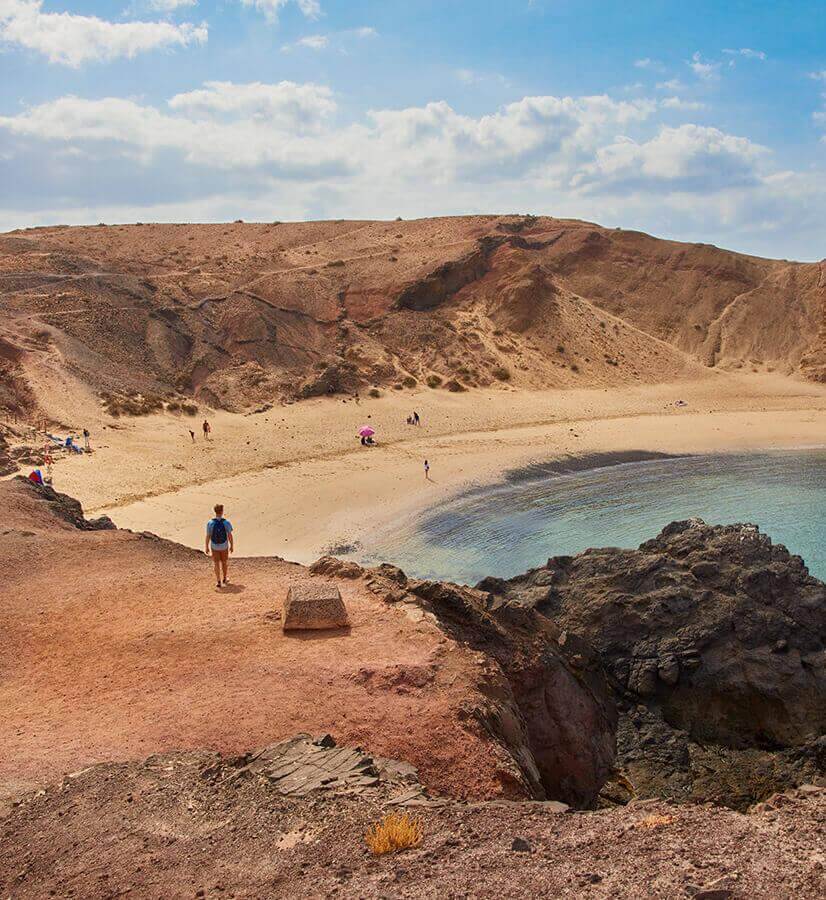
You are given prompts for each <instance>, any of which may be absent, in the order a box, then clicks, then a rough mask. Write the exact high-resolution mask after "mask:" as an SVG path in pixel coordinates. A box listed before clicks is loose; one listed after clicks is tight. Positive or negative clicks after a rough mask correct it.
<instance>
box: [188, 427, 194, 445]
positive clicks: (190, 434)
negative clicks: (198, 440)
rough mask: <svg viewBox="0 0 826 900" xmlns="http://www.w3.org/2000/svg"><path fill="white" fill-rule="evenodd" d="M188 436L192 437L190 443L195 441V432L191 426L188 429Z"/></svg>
mask: <svg viewBox="0 0 826 900" xmlns="http://www.w3.org/2000/svg"><path fill="white" fill-rule="evenodd" d="M189 436H190V437H191V438H192V443H193V444H194V443H195V432H194V431H193V430H192V429H191V428H190V429H189Z"/></svg>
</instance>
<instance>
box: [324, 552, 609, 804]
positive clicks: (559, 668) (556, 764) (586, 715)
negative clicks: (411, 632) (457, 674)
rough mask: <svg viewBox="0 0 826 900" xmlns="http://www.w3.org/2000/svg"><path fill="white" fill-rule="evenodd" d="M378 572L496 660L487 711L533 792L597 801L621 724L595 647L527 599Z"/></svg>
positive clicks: (405, 598)
mask: <svg viewBox="0 0 826 900" xmlns="http://www.w3.org/2000/svg"><path fill="white" fill-rule="evenodd" d="M325 568H326V570H327V571H331V568H332V567H331V565H330V564H329V563H327V564H326V565H325ZM372 576H373V577H372V578H371V579H370V580H369V581H368V584H369V585H371V587H372V589H373V590H374V591H375V592H376V593H378V594H379V595H380V596H382V597H383V598H384V599H385V600H386V601H388V602H392V603H408V604H409V603H413V604H414V605H419V606H423V607H424V609H425V610H426V611H427V612H428V613H429V614H431V615H432V616H434V617H435V619H436V620H437V621H438V623H439V625H440V627H441V628H442V629H443V630H444V631H445V632H446V633H447V634H448V635H449V636H450V637H452V638H453V639H454V640H456V641H458V642H459V643H460V644H463V645H465V646H468V647H470V648H472V649H473V650H475V651H477V652H479V653H481V654H484V656H485V657H487V660H488V671H489V676H488V688H487V690H488V694H489V698H490V700H491V704H490V707H489V708H488V709H486V710H478V711H477V713H478V714H479V715H480V718H481V719H482V724H483V725H484V727H485V728H486V729H487V730H488V731H489V732H490V733H491V734H493V735H494V736H495V737H496V738H497V739H498V740H499V741H500V742H501V743H502V744H503V745H504V746H505V747H506V748H507V749H508V751H509V752H510V754H511V755H512V756H513V758H514V759H515V761H516V762H517V764H518V765H519V767H520V769H521V771H522V773H523V775H524V778H525V781H526V782H527V784H528V786H529V788H530V790H531V793H532V795H533V796H534V797H536V798H537V799H555V800H562V801H564V802H565V803H568V804H570V805H572V806H577V807H587V806H590V805H592V804H593V803H594V801H595V799H596V797H597V794H598V793H599V791H600V788H601V787H602V785H603V784H604V782H605V780H606V779H607V778H608V776H609V774H610V773H611V771H612V769H613V765H614V731H615V727H616V715H615V711H614V704H613V702H612V700H611V699H610V697H609V692H608V689H607V684H606V680H605V676H604V674H603V671H602V667H601V663H600V661H599V658H598V657H597V655H596V654H595V653H594V652H593V650H591V649H590V648H589V647H588V646H587V645H586V644H585V643H584V642H582V641H580V640H578V639H577V638H575V637H572V636H570V635H567V634H565V633H563V632H562V631H561V629H559V628H558V627H557V626H556V625H555V624H554V623H553V622H551V621H550V620H548V619H547V618H546V617H544V616H542V615H541V614H538V613H537V612H536V611H535V610H532V609H529V608H526V607H525V606H524V605H522V604H519V603H516V604H502V605H500V606H499V607H498V608H496V609H495V610H492V609H491V608H490V597H489V595H488V594H487V593H485V592H482V591H477V590H474V589H472V588H467V587H460V586H457V585H454V584H445V583H442V582H432V581H415V580H412V579H407V578H406V577H405V575H404V573H403V572H402V571H401V570H400V569H398V568H396V567H394V566H388V565H383V566H380V567H378V569H374V570H372Z"/></svg>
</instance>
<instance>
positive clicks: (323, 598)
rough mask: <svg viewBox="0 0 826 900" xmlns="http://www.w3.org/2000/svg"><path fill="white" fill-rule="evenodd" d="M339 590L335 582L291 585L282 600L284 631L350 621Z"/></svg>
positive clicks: (315, 628)
mask: <svg viewBox="0 0 826 900" xmlns="http://www.w3.org/2000/svg"><path fill="white" fill-rule="evenodd" d="M349 624H350V623H349V620H348V618H347V610H346V609H345V607H344V601H343V600H342V599H341V593H340V592H339V589H338V588H337V587H336V586H335V585H334V584H323V583H321V584H319V583H317V582H312V581H310V582H302V583H301V584H294V585H291V587H290V589H289V590H288V591H287V599H286V600H285V601H284V615H283V628H284V631H302V630H321V629H325V628H345V627H346V626H347V625H349Z"/></svg>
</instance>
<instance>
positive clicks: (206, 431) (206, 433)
mask: <svg viewBox="0 0 826 900" xmlns="http://www.w3.org/2000/svg"><path fill="white" fill-rule="evenodd" d="M201 427H202V428H203V429H204V440H205V441H208V440H209V433H210V432H211V431H212V426H211V425H210V424H209V422H207V420H206V419H204V424H203V425H202V426H201Z"/></svg>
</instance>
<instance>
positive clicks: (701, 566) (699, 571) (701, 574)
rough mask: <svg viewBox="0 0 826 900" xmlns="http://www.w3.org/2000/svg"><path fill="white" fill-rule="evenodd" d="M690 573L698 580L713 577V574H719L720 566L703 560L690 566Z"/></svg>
mask: <svg viewBox="0 0 826 900" xmlns="http://www.w3.org/2000/svg"><path fill="white" fill-rule="evenodd" d="M691 574H692V575H693V576H694V577H695V578H696V579H697V580H698V581H702V580H703V579H704V578H714V577H715V576H717V575H719V574H720V567H719V566H718V565H717V564H716V563H713V562H708V561H706V560H704V561H702V562H698V563H695V564H694V565H693V566H692V567H691Z"/></svg>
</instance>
